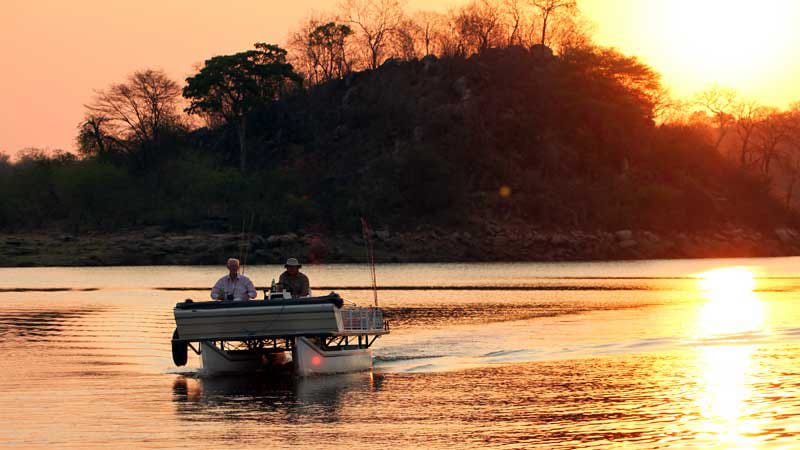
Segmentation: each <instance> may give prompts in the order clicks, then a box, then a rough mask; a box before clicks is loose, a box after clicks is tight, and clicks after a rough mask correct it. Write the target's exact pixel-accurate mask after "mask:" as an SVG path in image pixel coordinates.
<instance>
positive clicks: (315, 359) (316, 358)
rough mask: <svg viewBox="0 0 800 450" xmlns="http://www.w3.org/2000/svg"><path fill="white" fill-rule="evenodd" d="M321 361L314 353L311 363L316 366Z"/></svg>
mask: <svg viewBox="0 0 800 450" xmlns="http://www.w3.org/2000/svg"><path fill="white" fill-rule="evenodd" d="M321 362H322V358H320V357H319V355H314V357H313V358H311V364H313V365H315V366H318V365H319V363H321Z"/></svg>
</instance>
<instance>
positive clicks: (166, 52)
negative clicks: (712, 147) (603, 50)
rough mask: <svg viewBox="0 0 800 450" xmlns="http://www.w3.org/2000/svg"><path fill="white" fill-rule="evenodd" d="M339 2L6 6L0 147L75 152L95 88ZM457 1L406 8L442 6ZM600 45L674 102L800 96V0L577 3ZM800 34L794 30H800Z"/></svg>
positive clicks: (228, 46) (185, 71) (181, 66)
mask: <svg viewBox="0 0 800 450" xmlns="http://www.w3.org/2000/svg"><path fill="white" fill-rule="evenodd" d="M335 3H336V2H335V0H293V1H282V0H281V1H273V0H235V1H232V2H220V1H216V0H137V1H135V2H134V1H124V0H71V1H64V0H4V1H3V2H2V5H0V49H2V56H3V59H4V63H3V70H1V71H0V118H2V120H0V150H3V151H8V152H14V151H16V150H18V149H20V148H23V147H30V146H35V147H48V148H64V149H68V150H72V149H73V148H74V136H75V134H76V126H77V123H78V122H79V121H80V120H81V118H82V115H83V111H84V108H83V104H85V103H87V102H89V101H90V100H91V98H92V93H93V89H98V88H104V87H106V86H107V85H108V84H110V83H112V82H117V81H120V80H123V79H124V78H125V76H126V75H128V74H129V73H130V72H132V71H134V70H137V69H142V68H150V67H152V68H161V69H164V70H166V71H167V73H169V74H170V75H172V76H173V77H175V78H176V79H181V80H182V79H183V78H185V77H186V76H187V75H189V74H191V73H192V72H193V70H192V68H193V66H194V65H196V64H198V63H201V62H202V61H203V60H205V59H206V58H208V57H210V56H213V55H215V54H222V53H231V52H236V51H241V50H244V49H247V48H249V47H250V46H251V45H252V44H253V43H254V42H256V41H267V42H278V43H283V42H285V39H286V36H287V34H288V32H289V31H291V30H292V29H294V28H295V27H296V26H297V24H298V23H299V22H300V21H301V19H302V18H303V17H305V16H306V15H307V14H308V13H309V12H310V11H312V10H317V11H324V10H329V9H331V8H332V7H333V6H334V5H335ZM457 3H463V1H461V0H429V1H424V0H411V1H409V4H410V7H411V9H420V8H428V9H430V6H429V5H432V4H433V5H435V6H436V8H438V9H445V8H446V7H447V6H448V5H451V4H457ZM581 9H582V10H583V11H584V13H585V15H586V16H588V17H589V18H590V19H591V20H592V21H594V22H595V26H596V40H597V41H598V42H599V43H600V44H603V45H612V46H616V47H618V48H620V49H621V50H622V51H624V52H625V53H628V54H634V55H639V56H640V57H641V58H642V59H643V60H644V61H645V62H647V63H649V64H651V65H653V66H654V67H655V68H656V69H657V70H659V71H660V72H662V73H663V74H664V80H665V82H666V84H667V85H668V86H669V87H671V88H672V89H673V91H674V92H675V93H677V94H680V95H688V94H691V93H693V92H696V91H698V90H701V89H703V87H704V86H707V85H708V84H709V83H711V82H714V81H716V82H719V83H720V84H722V85H726V86H731V87H734V88H736V89H737V90H739V91H740V92H743V93H745V94H747V95H748V96H751V97H755V98H757V99H759V100H761V101H762V102H764V103H768V104H774V105H778V106H785V105H787V104H789V103H790V102H793V101H797V100H800V82H798V81H796V80H800V63H798V62H796V61H795V58H794V56H795V55H796V54H798V51H800V31H796V30H795V29H794V24H798V23H800V1H798V2H796V1H794V0H758V1H756V0H582V1H581ZM798 29H800V27H798Z"/></svg>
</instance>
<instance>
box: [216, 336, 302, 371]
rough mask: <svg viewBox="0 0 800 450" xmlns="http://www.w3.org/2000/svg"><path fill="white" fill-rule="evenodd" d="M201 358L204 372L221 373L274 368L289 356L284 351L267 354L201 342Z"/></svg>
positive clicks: (284, 361)
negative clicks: (230, 349)
mask: <svg viewBox="0 0 800 450" xmlns="http://www.w3.org/2000/svg"><path fill="white" fill-rule="evenodd" d="M200 360H201V361H202V363H203V373H204V374H206V375H219V374H225V373H242V372H253V371H256V370H269V369H274V368H275V367H278V366H280V365H282V364H285V363H286V361H287V358H286V354H285V353H283V352H279V353H272V354H269V355H265V354H258V353H248V352H242V351H226V350H222V349H220V348H218V347H216V346H214V345H212V344H211V343H208V342H201V343H200Z"/></svg>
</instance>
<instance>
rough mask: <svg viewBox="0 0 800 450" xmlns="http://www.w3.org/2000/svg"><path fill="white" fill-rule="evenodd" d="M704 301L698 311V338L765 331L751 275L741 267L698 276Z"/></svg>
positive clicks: (761, 311)
mask: <svg viewBox="0 0 800 450" xmlns="http://www.w3.org/2000/svg"><path fill="white" fill-rule="evenodd" d="M698 286H699V288H700V293H701V295H702V296H703V297H704V298H705V299H706V300H707V301H706V302H705V304H703V306H702V307H701V309H700V315H699V318H698V323H697V324H698V329H699V330H698V331H699V336H698V337H701V338H712V337H718V336H719V335H725V334H735V333H745V332H758V331H762V330H763V328H764V303H763V302H762V301H761V300H760V299H759V298H758V296H757V295H756V293H755V292H754V289H755V288H756V280H755V278H754V276H753V273H752V272H751V271H750V270H748V269H746V268H744V267H728V268H723V269H715V270H711V271H709V272H705V273H703V274H701V278H700V280H699V282H698Z"/></svg>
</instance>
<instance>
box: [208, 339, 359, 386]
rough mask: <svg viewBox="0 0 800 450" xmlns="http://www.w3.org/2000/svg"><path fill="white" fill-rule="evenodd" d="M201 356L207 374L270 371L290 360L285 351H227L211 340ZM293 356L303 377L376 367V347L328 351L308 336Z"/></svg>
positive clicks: (298, 343)
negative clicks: (260, 352) (373, 351)
mask: <svg viewBox="0 0 800 450" xmlns="http://www.w3.org/2000/svg"><path fill="white" fill-rule="evenodd" d="M200 357H201V361H202V363H203V373H204V374H206V375H220V374H226V373H243V372H253V371H257V370H270V369H275V368H276V367H279V366H281V365H283V364H286V363H287V357H286V355H285V354H284V353H273V354H269V355H264V354H256V353H248V352H242V351H226V350H222V349H220V348H219V347H216V346H215V345H212V344H210V343H208V342H203V343H201V344H200ZM292 358H293V361H292V363H293V365H294V370H295V374H297V375H299V376H301V377H307V376H313V375H325V374H335V373H351V372H363V371H366V370H370V369H372V350H371V349H369V348H356V349H342V350H329V351H326V350H322V349H320V348H319V347H318V346H317V345H316V344H314V342H313V341H312V340H310V339H308V338H305V337H299V338H297V340H296V341H295V348H294V351H293V352H292Z"/></svg>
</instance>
